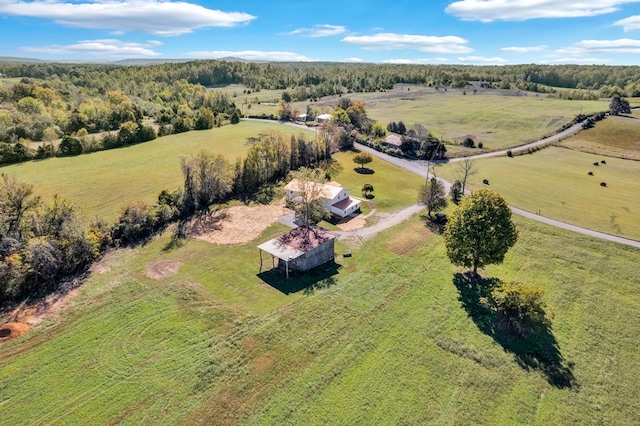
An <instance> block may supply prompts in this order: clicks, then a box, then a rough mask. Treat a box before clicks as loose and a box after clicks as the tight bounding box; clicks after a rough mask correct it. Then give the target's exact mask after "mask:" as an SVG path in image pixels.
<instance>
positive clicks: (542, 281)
mask: <svg viewBox="0 0 640 426" xmlns="http://www.w3.org/2000/svg"><path fill="white" fill-rule="evenodd" d="M516 222H517V224H518V226H519V228H520V240H519V242H518V244H517V245H516V246H515V247H514V249H512V251H511V252H510V253H509V254H508V255H507V258H506V261H505V263H504V264H503V265H501V266H499V267H491V268H489V269H487V270H486V271H484V275H485V276H488V277H498V278H502V279H504V280H517V281H522V282H527V283H531V284H535V285H539V286H542V287H544V288H545V289H546V291H547V294H546V301H547V302H548V304H549V305H551V306H552V307H553V311H554V316H553V328H552V334H551V336H550V341H549V342H548V345H549V346H548V347H547V349H548V351H549V353H551V354H553V356H554V357H555V359H556V360H557V361H558V362H559V363H562V365H564V366H566V368H567V370H568V371H569V373H570V374H571V375H573V386H572V387H571V388H566V387H561V386H560V387H559V386H554V385H553V384H552V383H550V380H549V377H548V376H547V374H546V373H545V370H544V368H541V367H532V366H531V363H529V364H527V360H526V357H523V354H521V353H519V352H517V351H513V350H510V349H509V348H510V346H508V345H507V344H506V343H505V342H504V341H502V340H500V339H496V338H494V337H492V336H491V335H488V334H486V333H485V332H483V331H481V330H482V329H483V328H482V327H481V324H482V323H481V322H478V321H480V320H481V318H478V317H476V316H474V314H473V311H471V310H468V309H469V306H470V300H469V299H468V295H467V292H466V290H465V288H464V287H459V288H458V287H457V286H456V284H458V286H459V283H458V282H457V281H456V280H455V277H456V275H455V273H456V272H458V270H456V269H455V268H452V267H451V266H450V264H449V263H448V261H447V259H446V256H445V254H444V247H443V244H442V240H441V237H440V236H438V235H433V234H431V233H430V232H428V231H427V230H426V228H425V226H424V223H422V222H420V221H419V220H418V219H417V218H414V219H412V220H410V221H409V222H407V223H405V224H403V225H401V226H400V227H398V228H396V229H393V230H390V231H388V232H386V233H384V234H382V235H380V236H379V237H377V238H376V239H374V240H371V241H369V242H367V243H365V245H364V246H362V247H361V248H360V249H357V250H355V251H354V252H353V254H354V256H353V257H350V258H342V256H338V258H337V263H338V265H339V266H338V268H337V269H336V270H335V271H333V272H337V274H334V275H331V274H332V273H333V272H331V271H330V272H328V273H326V272H323V273H321V274H320V275H317V276H311V277H310V278H314V279H315V280H316V281H317V282H316V283H315V284H314V285H313V286H311V287H307V288H306V290H300V291H299V292H297V293H292V294H289V295H285V293H284V292H283V291H280V290H278V289H277V288H281V289H283V290H284V291H290V290H291V289H296V288H298V287H300V286H301V284H304V283H300V282H299V281H298V280H296V279H293V280H290V281H289V282H286V283H285V282H284V280H283V279H282V278H277V277H276V276H274V275H273V274H272V273H269V272H267V273H263V274H262V275H257V274H258V266H259V260H258V252H257V250H256V248H255V244H253V243H252V244H248V245H246V246H234V247H221V246H214V245H210V244H207V243H203V242H199V241H187V242H186V243H185V244H184V245H182V246H179V247H176V248H173V249H170V250H167V245H168V243H169V236H168V235H165V236H163V237H161V238H159V239H158V240H156V241H154V242H152V243H150V244H148V245H147V246H145V247H141V248H138V249H135V250H122V251H116V252H112V253H110V254H109V255H108V256H107V257H106V258H105V259H104V260H103V261H102V262H101V264H100V265H99V267H96V268H94V270H95V272H93V273H92V275H91V276H90V277H89V278H88V280H87V281H86V283H85V284H84V285H83V286H82V287H81V288H80V290H79V293H78V295H77V296H76V297H75V298H74V299H72V300H71V301H70V302H69V306H68V307H67V308H66V309H64V310H63V311H61V312H60V313H59V314H58V315H56V316H53V317H51V318H49V319H47V320H45V321H43V322H41V323H39V324H37V325H35V326H33V327H32V329H31V330H30V331H29V332H28V333H27V334H26V335H25V336H23V337H21V338H20V339H17V340H13V341H9V342H6V343H2V344H0V389H2V392H1V397H0V398H1V400H0V404H2V405H1V407H2V409H1V410H0V424H7V425H9V424H10V425H22V424H25V425H26V424H42V423H48V424H107V423H108V424H113V423H126V424H176V423H181V424H318V425H319V424H399V423H402V424H426V423H437V424H540V425H543V424H544V425H548V424H616V425H627V424H629V425H630V424H634V423H635V421H636V415H637V412H638V411H639V410H640V402H639V401H640V387H638V386H637V383H636V378H635V375H634V374H633V373H632V372H634V371H638V369H639V368H640V353H639V352H638V351H637V350H636V346H637V342H638V338H640V318H639V317H638V312H640V297H639V296H638V294H637V291H636V290H637V287H638V286H639V285H640V277H639V276H638V274H637V265H638V262H640V252H638V250H634V249H631V248H626V247H623V246H619V245H615V244H612V243H606V242H601V241H596V240H593V239H589V238H586V237H582V236H579V235H575V234H570V233H566V232H563V231H559V230H556V229H553V228H549V227H545V226H543V225H539V224H535V223H532V222H529V221H525V220H523V219H519V218H516ZM283 230H284V228H282V227H281V226H274V227H271V228H269V229H268V230H267V231H266V232H265V233H264V235H262V236H261V237H260V238H259V241H257V242H261V241H264V240H266V239H268V238H271V237H273V236H274V235H277V234H278V233H280V232H282V231H283ZM257 242H256V243H257ZM342 250H343V248H342V247H338V248H337V251H338V252H341V251H342ZM159 259H165V260H171V261H174V262H179V263H181V264H182V266H181V268H180V270H179V272H178V273H177V274H176V275H174V276H170V277H166V278H163V279H159V280H153V279H150V278H147V277H146V276H145V274H144V271H145V268H147V267H148V265H149V264H150V263H152V262H155V261H157V260H159ZM269 282H271V283H272V285H273V286H272V285H270V284H268V283H269ZM465 306H467V308H465ZM521 363H524V365H529V368H525V367H523V366H522V364H521ZM543 367H544V366H543Z"/></svg>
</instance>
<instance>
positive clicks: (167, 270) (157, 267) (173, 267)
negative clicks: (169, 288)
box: [144, 259, 182, 280]
mask: <svg viewBox="0 0 640 426" xmlns="http://www.w3.org/2000/svg"><path fill="white" fill-rule="evenodd" d="M180 266H182V263H181V262H178V261H175V260H171V259H160V260H156V261H155V262H151V263H149V264H147V267H146V268H145V270H144V273H145V275H146V276H147V277H149V278H153V279H154V280H161V279H163V278H167V277H170V276H173V275H175V274H177V273H178V271H179V270H180Z"/></svg>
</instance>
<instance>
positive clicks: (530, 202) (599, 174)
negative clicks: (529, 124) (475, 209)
mask: <svg viewBox="0 0 640 426" xmlns="http://www.w3.org/2000/svg"><path fill="white" fill-rule="evenodd" d="M601 160H605V161H606V164H600V161H601ZM596 162H597V163H599V166H594V165H593V163H596ZM458 167H459V166H458V165H457V164H456V163H451V164H447V165H443V166H440V167H437V168H436V173H437V174H438V176H441V177H443V178H444V179H447V180H449V181H453V180H455V179H456V173H457V170H458ZM476 168H477V170H478V173H477V174H476V175H474V176H472V177H471V178H470V179H469V182H468V184H467V187H468V188H469V189H472V190H473V189H479V188H481V187H486V185H484V184H483V183H482V181H483V179H488V180H489V183H490V186H489V188H490V189H492V190H494V191H497V192H499V193H500V194H502V195H503V196H504V197H505V198H506V200H507V202H508V203H509V204H510V205H512V206H515V207H519V208H521V209H524V210H527V211H529V212H532V213H536V212H540V214H541V215H542V216H545V217H550V218H552V219H556V220H560V221H562V222H567V223H571V224H573V225H578V226H582V227H585V228H589V229H594V230H597V231H601V232H606V233H609V234H613V235H619V236H623V237H627V238H632V239H635V240H640V221H638V217H640V197H638V195H637V194H638V193H640V181H638V175H639V174H640V163H639V162H637V161H630V160H622V159H617V158H608V157H602V156H599V155H594V154H588V153H583V152H578V151H573V150H569V149H563V148H559V147H550V148H547V149H543V150H541V151H538V152H536V153H534V154H531V155H522V156H517V157H513V158H509V157H499V158H492V159H484V160H477V161H476ZM590 171H591V172H593V174H594V176H589V175H588V172H590ZM600 182H606V183H607V187H606V188H603V187H601V186H600Z"/></svg>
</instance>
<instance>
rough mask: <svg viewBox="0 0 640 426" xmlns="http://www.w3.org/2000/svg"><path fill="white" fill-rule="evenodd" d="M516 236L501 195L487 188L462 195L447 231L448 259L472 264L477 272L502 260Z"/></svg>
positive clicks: (468, 264) (459, 264)
mask: <svg viewBox="0 0 640 426" xmlns="http://www.w3.org/2000/svg"><path fill="white" fill-rule="evenodd" d="M517 240H518V231H517V229H516V226H515V225H514V223H513V222H512V221H511V210H510V209H509V206H508V205H507V203H506V202H505V200H504V198H502V196H500V195H499V194H497V193H495V192H493V191H490V190H488V189H481V190H479V191H477V192H474V193H473V194H472V195H470V196H467V197H465V198H463V199H462V202H461V203H460V205H459V206H458V207H457V208H456V209H455V210H454V212H453V213H452V214H451V217H450V218H449V221H448V223H447V227H446V228H445V231H444V241H445V246H446V249H447V256H448V257H449V260H451V262H452V263H453V264H455V265H458V266H464V267H467V268H473V273H474V274H476V275H477V273H478V268H482V267H484V266H485V265H488V264H493V263H502V261H503V260H504V256H505V254H506V253H507V251H508V250H509V249H510V248H511V247H513V245H514V244H515V243H516V241H517Z"/></svg>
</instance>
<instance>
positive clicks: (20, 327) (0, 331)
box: [0, 322, 29, 343]
mask: <svg viewBox="0 0 640 426" xmlns="http://www.w3.org/2000/svg"><path fill="white" fill-rule="evenodd" d="M27 331H29V324H24V323H21V322H10V323H8V324H5V325H2V326H0V343H2V342H6V341H8V340H11V339H17V338H18V337H20V336H22V335H23V334H25V333H26V332H27Z"/></svg>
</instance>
